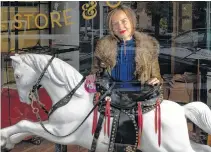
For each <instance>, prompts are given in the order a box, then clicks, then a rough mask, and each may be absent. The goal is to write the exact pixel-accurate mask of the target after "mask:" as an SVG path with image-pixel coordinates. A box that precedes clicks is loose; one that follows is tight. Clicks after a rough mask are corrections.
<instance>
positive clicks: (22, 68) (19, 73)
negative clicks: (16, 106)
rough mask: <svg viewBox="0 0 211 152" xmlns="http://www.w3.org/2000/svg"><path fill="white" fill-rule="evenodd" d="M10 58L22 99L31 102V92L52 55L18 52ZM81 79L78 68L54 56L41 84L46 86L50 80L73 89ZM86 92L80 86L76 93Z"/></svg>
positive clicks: (69, 89) (68, 89) (57, 84)
mask: <svg viewBox="0 0 211 152" xmlns="http://www.w3.org/2000/svg"><path fill="white" fill-rule="evenodd" d="M10 58H11V59H12V66H13V69H14V77H15V81H16V85H17V90H18V94H19V96H20V101H21V102H24V103H27V104H30V103H31V101H30V99H29V94H30V92H31V90H32V88H33V86H34V85H35V84H36V83H37V81H38V79H39V78H40V75H41V73H42V72H43V71H44V69H45V67H46V65H47V64H48V62H49V60H50V59H51V56H50V55H43V54H42V55H41V54H22V55H18V54H16V55H15V56H11V57H10ZM81 79H82V75H81V74H80V73H79V72H78V71H77V70H76V69H74V68H73V67H72V66H70V65H69V64H67V63H65V62H64V61H62V60H60V59H58V58H54V59H53V61H52V62H51V63H50V64H49V66H48V67H47V70H46V72H45V73H44V76H43V77H42V78H41V81H40V84H41V85H43V86H44V83H47V81H48V80H49V82H50V83H52V84H54V86H55V85H56V86H61V87H63V88H66V89H67V91H71V90H72V89H73V88H74V87H75V86H76V84H77V83H78V82H79V81H80V80H81ZM52 87H53V85H52ZM84 92H85V90H84V89H83V87H80V88H79V89H78V90H77V91H76V92H75V94H76V95H78V96H80V95H82V94H84Z"/></svg>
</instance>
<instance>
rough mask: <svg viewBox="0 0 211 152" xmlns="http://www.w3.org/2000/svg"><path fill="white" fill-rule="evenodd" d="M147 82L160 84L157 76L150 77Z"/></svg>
mask: <svg viewBox="0 0 211 152" xmlns="http://www.w3.org/2000/svg"><path fill="white" fill-rule="evenodd" d="M148 84H149V85H153V86H154V85H159V84H160V80H158V78H151V79H150V80H149V81H148Z"/></svg>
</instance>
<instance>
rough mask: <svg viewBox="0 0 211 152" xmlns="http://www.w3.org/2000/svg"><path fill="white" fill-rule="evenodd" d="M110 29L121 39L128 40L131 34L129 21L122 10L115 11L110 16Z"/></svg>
mask: <svg viewBox="0 0 211 152" xmlns="http://www.w3.org/2000/svg"><path fill="white" fill-rule="evenodd" d="M111 23H112V29H113V32H114V34H115V35H116V36H118V37H119V38H120V39H123V40H125V41H126V40H130V39H131V36H132V25H131V21H130V20H129V18H128V17H127V15H126V14H125V12H123V11H122V10H118V11H116V12H115V13H114V14H113V15H112V17H111Z"/></svg>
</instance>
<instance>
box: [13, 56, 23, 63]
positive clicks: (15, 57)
mask: <svg viewBox="0 0 211 152" xmlns="http://www.w3.org/2000/svg"><path fill="white" fill-rule="evenodd" d="M10 58H11V59H12V60H13V61H14V62H17V63H21V62H22V60H21V58H20V56H19V55H18V54H15V56H10Z"/></svg>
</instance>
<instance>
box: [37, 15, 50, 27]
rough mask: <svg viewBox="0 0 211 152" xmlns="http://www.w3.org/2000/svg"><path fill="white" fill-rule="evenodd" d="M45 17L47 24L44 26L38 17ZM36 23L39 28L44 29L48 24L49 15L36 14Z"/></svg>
mask: <svg viewBox="0 0 211 152" xmlns="http://www.w3.org/2000/svg"><path fill="white" fill-rule="evenodd" d="M41 16H42V17H44V18H45V24H44V25H43V26H41V25H39V24H38V23H37V22H38V21H39V20H38V17H41ZM35 25H36V27H37V28H39V29H44V28H46V27H47V26H48V18H47V16H46V15H45V14H37V15H36V17H35Z"/></svg>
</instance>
